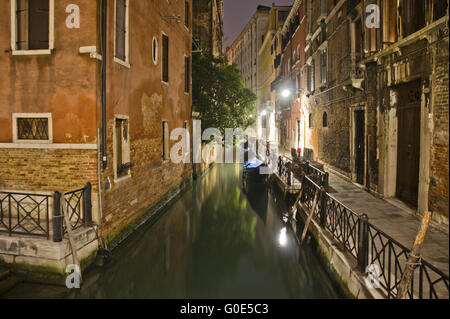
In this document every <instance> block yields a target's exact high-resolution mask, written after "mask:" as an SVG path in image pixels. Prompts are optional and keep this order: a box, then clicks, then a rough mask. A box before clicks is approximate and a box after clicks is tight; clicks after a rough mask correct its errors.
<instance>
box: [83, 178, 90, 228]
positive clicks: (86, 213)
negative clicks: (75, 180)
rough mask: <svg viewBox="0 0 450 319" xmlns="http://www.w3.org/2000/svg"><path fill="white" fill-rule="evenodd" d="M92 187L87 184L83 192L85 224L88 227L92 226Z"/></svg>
mask: <svg viewBox="0 0 450 319" xmlns="http://www.w3.org/2000/svg"><path fill="white" fill-rule="evenodd" d="M91 193H92V185H91V183H87V184H86V188H85V190H84V192H83V222H84V224H85V225H87V226H91V225H92V202H91Z"/></svg>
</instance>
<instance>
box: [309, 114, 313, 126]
mask: <svg viewBox="0 0 450 319" xmlns="http://www.w3.org/2000/svg"><path fill="white" fill-rule="evenodd" d="M312 127H313V115H312V113H309V128H312Z"/></svg>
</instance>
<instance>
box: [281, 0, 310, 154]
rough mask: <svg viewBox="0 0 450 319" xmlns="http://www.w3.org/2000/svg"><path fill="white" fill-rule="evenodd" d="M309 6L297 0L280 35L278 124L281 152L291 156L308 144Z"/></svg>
mask: <svg viewBox="0 0 450 319" xmlns="http://www.w3.org/2000/svg"><path fill="white" fill-rule="evenodd" d="M305 27H306V7H305V4H304V1H294V4H293V6H292V9H291V10H290V12H289V16H288V17H287V19H286V22H285V23H284V25H283V28H282V30H281V32H280V40H281V55H280V62H279V63H280V66H281V73H280V75H279V77H278V78H277V79H276V80H275V81H274V83H273V89H274V90H275V91H276V92H277V94H276V97H277V98H276V110H277V122H278V127H279V136H280V138H279V150H280V152H282V153H288V154H290V153H291V150H292V149H295V150H298V149H299V148H303V147H304V144H305V135H304V134H302V130H301V128H302V127H304V125H305V121H304V116H303V113H302V112H303V109H302V107H301V106H302V104H303V103H305V97H304V94H302V93H303V92H304V73H305V64H306V61H305V51H304V48H305V41H306V40H305V38H306V32H305V30H306V29H305Z"/></svg>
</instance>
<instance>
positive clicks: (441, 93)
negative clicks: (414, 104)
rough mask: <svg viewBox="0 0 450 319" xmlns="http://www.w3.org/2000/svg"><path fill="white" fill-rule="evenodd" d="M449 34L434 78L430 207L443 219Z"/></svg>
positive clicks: (446, 210) (446, 211) (439, 51)
mask: <svg viewBox="0 0 450 319" xmlns="http://www.w3.org/2000/svg"><path fill="white" fill-rule="evenodd" d="M448 44H449V43H448V37H447V39H446V40H445V41H442V42H440V43H439V44H438V45H437V48H436V51H435V52H436V66H435V74H434V79H433V86H432V92H433V101H432V105H433V123H434V132H433V137H432V145H431V160H430V189H429V196H428V197H429V209H430V210H431V211H433V212H434V213H438V214H439V215H441V216H442V217H444V219H446V220H447V222H446V223H447V224H448V217H449V205H448V199H449V180H448V174H449V149H448V141H449V131H448V130H449V129H448V118H449V109H448V103H449V98H448V94H449V91H448V87H449V83H448V76H449V68H448V58H449V55H448Z"/></svg>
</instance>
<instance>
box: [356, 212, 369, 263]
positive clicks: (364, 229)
mask: <svg viewBox="0 0 450 319" xmlns="http://www.w3.org/2000/svg"><path fill="white" fill-rule="evenodd" d="M358 247H359V249H358V266H359V269H360V270H361V271H363V272H365V271H366V268H367V266H368V264H369V217H368V216H367V215H366V214H362V215H361V216H359V234H358Z"/></svg>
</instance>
